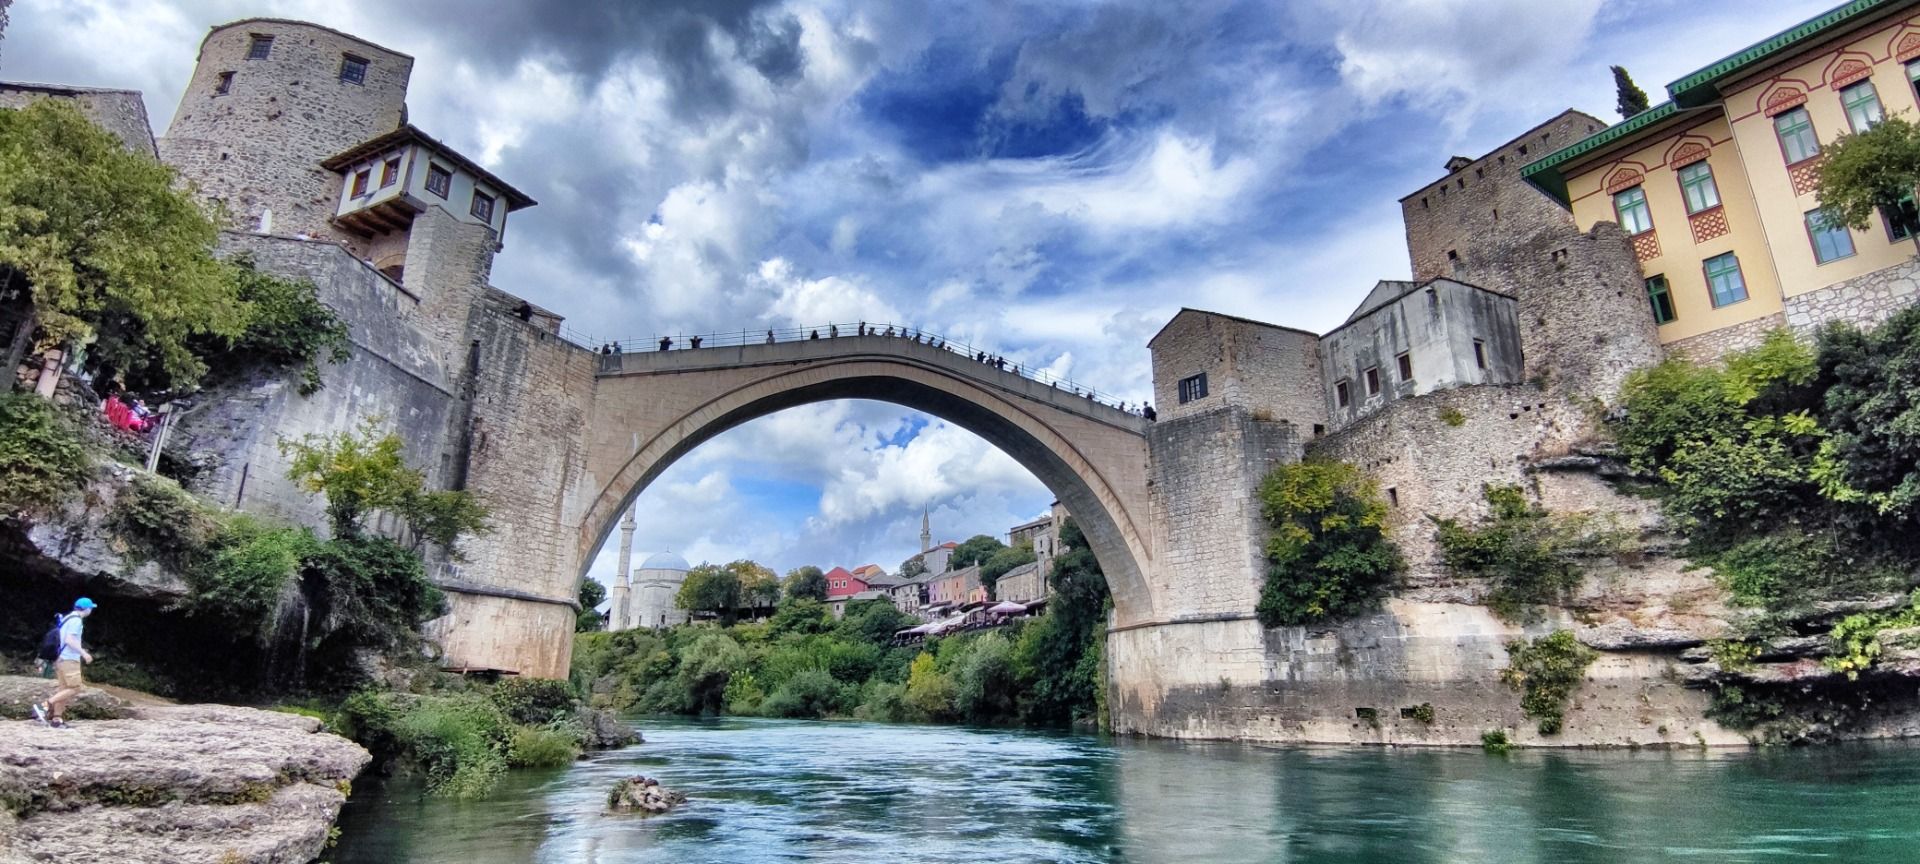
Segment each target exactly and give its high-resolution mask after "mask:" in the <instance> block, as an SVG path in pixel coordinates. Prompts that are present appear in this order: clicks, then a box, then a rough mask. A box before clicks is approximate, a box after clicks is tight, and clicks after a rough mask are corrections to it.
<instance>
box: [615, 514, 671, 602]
mask: <svg viewBox="0 0 1920 864" xmlns="http://www.w3.org/2000/svg"><path fill="white" fill-rule="evenodd" d="M634 527H635V526H634V521H633V511H632V510H628V511H627V515H626V516H625V517H623V518H622V519H621V520H620V570H619V572H618V574H616V576H615V577H614V583H613V590H612V591H611V592H609V597H608V600H609V601H610V602H609V604H608V608H607V629H608V630H631V629H633V628H635V627H672V626H673V625H675V624H684V623H686V620H687V612H686V610H684V609H681V608H679V607H677V606H675V605H674V604H673V598H674V596H675V595H677V594H679V593H680V583H682V582H684V581H686V578H687V570H688V569H689V568H688V565H687V559H685V558H682V557H680V556H678V555H675V554H673V553H672V552H656V553H654V554H652V555H649V556H647V560H645V561H642V562H640V571H639V572H638V573H632V574H631V578H629V569H628V568H629V567H630V565H631V564H632V563H633V530H634Z"/></svg>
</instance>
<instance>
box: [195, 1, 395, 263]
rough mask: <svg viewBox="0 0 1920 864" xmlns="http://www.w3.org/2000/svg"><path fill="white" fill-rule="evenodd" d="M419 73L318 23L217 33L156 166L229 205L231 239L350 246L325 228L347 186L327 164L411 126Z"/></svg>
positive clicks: (277, 23) (266, 24)
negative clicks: (245, 235) (294, 239)
mask: <svg viewBox="0 0 1920 864" xmlns="http://www.w3.org/2000/svg"><path fill="white" fill-rule="evenodd" d="M412 73H413V58H412V57H409V56H407V55H405V54H401V53H399V52H397V51H392V50H389V49H386V48H382V47H380V46H379V45H375V44H373V43H372V42H368V41H366V40H364V39H360V38H358V37H355V36H351V35H348V34H346V33H342V32H340V31H338V30H332V29H328V28H326V27H321V26H318V25H315V24H307V23H303V22H299V21H286V20H281V19H275V18H248V19H244V20H240V21H234V22H232V23H229V24H223V25H220V26H218V27H215V28H214V29H213V32H211V33H209V34H207V38H206V39H205V40H204V41H202V42H201V43H200V57H199V59H198V61H197V62H196V63H195V65H194V69H193V78H192V80H191V81H189V82H188V84H187V89H186V91H185V92H184V93H182V94H181V95H180V107H179V109H178V110H176V111H175V112H174V115H173V123H172V125H170V126H168V127H167V134H166V135H165V136H164V137H162V138H161V139H160V158H161V159H162V160H163V161H165V162H166V163H167V164H169V165H172V166H174V167H175V168H176V169H178V170H179V172H180V176H181V177H183V178H185V179H186V180H187V181H188V182H189V183H192V184H193V185H194V186H195V187H197V189H198V190H199V193H200V195H201V196H203V197H206V198H209V199H212V200H214V201H218V202H221V203H223V204H224V205H225V206H226V208H227V227H229V228H233V229H235V230H239V231H251V232H256V233H262V234H269V233H270V234H278V235H281V236H293V235H298V234H305V235H307V236H309V237H316V238H326V239H335V240H340V241H342V242H349V243H351V242H352V241H354V240H357V239H358V238H354V237H352V235H350V234H347V233H346V232H342V231H340V230H339V229H337V228H335V227H334V226H333V225H332V224H331V223H330V221H329V220H330V219H331V218H332V216H333V215H334V209H335V206H336V205H337V203H338V202H339V191H340V190H339V185H340V177H339V175H337V174H335V173H334V172H332V171H329V170H327V169H325V168H323V167H321V164H320V163H321V162H323V161H325V160H326V159H327V158H328V157H330V156H333V155H334V154H337V153H341V152H343V151H345V150H347V149H348V148H351V147H353V146H354V145H357V144H360V143H361V142H363V141H367V140H369V139H372V138H374V137H376V136H379V135H382V134H385V133H387V132H391V131H393V130H394V129H396V128H398V127H399V126H400V125H401V124H402V123H404V122H405V121H406V116H407V107H406V101H407V80H408V78H409V77H410V76H411V75H412Z"/></svg>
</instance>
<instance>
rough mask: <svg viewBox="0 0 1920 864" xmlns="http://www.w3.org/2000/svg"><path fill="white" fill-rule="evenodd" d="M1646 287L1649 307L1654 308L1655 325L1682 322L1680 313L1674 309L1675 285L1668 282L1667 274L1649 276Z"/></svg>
mask: <svg viewBox="0 0 1920 864" xmlns="http://www.w3.org/2000/svg"><path fill="white" fill-rule="evenodd" d="M1646 286H1647V305H1648V306H1651V307H1652V308H1653V323H1655V324H1672V323H1673V322H1675V321H1678V320H1680V313H1679V311H1678V310H1676V309H1674V308H1673V285H1672V284H1670V283H1668V282H1667V277H1666V274H1664V273H1655V274H1653V275H1652V276H1648V277H1647V279H1646ZM1663 307H1664V312H1663V311H1662V308H1663Z"/></svg>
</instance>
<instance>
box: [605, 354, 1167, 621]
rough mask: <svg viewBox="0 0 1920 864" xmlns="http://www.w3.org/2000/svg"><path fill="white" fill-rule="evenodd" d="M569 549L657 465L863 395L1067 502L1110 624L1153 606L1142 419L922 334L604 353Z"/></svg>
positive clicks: (608, 522)
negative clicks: (908, 413) (932, 421)
mask: <svg viewBox="0 0 1920 864" xmlns="http://www.w3.org/2000/svg"><path fill="white" fill-rule="evenodd" d="M601 360H602V366H601V372H600V375H599V376H598V380H597V381H596V388H595V389H596V392H595V394H594V411H593V420H592V428H591V430H590V433H589V452H588V454H587V465H586V478H587V479H588V482H589V483H591V484H593V489H592V491H591V492H590V495H591V503H590V504H588V506H587V507H586V509H585V512H584V513H582V514H581V519H580V523H579V526H580V527H579V536H578V546H577V547H576V554H577V556H578V557H577V558H576V560H577V561H579V562H580V573H581V575H582V576H584V575H585V571H586V567H587V565H588V564H590V563H591V561H592V559H593V555H594V552H595V551H596V550H597V549H599V547H600V545H601V544H602V543H603V542H605V540H606V538H607V536H608V535H609V534H610V533H611V532H612V531H613V529H614V526H615V523H616V522H617V521H618V520H619V517H620V514H621V513H623V512H625V511H626V509H627V508H628V507H630V506H632V503H633V501H634V499H635V498H637V497H638V496H639V495H640V493H641V492H643V491H644V490H645V489H646V488H647V486H648V485H650V484H651V483H652V482H653V481H654V480H655V479H657V478H658V477H659V476H660V474H661V473H662V472H664V471H665V470H666V469H667V467H668V466H670V465H672V464H673V463H674V462H675V461H677V460H678V459H680V458H681V457H682V456H684V455H686V454H687V453H689V452H691V451H692V450H693V449H694V448H696V447H698V446H699V445H701V444H703V443H705V442H706V441H708V440H710V439H712V438H713V437H714V436H716V435H719V434H720V433H722V432H725V431H727V430H728V429H732V428H734V427H736V426H739V425H741V424H743V423H746V422H748V421H750V420H754V419H756V418H759V417H764V416H766V415H768V414H772V413H775V412H777V411H781V410H785V409H787V408H792V407H797V406H800V405H806V404H810V403H814V402H824V401H830V400H835V399H871V400H877V401H882V402H888V403H892V404H896V405H900V406H903V407H907V408H912V409H915V410H918V411H923V412H925V413H928V414H931V415H933V416H936V417H939V418H941V419H943V420H945V421H947V422H949V423H953V424H954V425H956V426H959V427H961V428H964V429H966V430H968V431H970V432H973V433H974V434H976V435H979V436H980V437H981V438H982V439H984V440H986V441H987V442H988V443H990V444H992V445H994V446H995V447H998V448H999V449H1000V450H1001V451H1003V452H1005V453H1007V454H1008V455H1009V456H1010V457H1012V458H1013V459H1014V461H1015V462H1017V463H1019V464H1020V465H1021V466H1022V467H1024V468H1026V469H1027V470H1028V471H1030V472H1032V473H1033V475H1034V477H1036V478H1037V479H1039V480H1040V482H1041V483H1042V484H1044V485H1045V486H1046V487H1047V488H1048V489H1049V490H1050V491H1052V492H1053V493H1054V494H1055V495H1056V496H1058V497H1059V499H1060V501H1061V503H1063V504H1064V505H1066V507H1067V509H1068V510H1069V511H1070V512H1071V513H1072V514H1073V517H1074V519H1075V521H1076V522H1077V523H1078V524H1079V525H1080V526H1081V529H1082V531H1083V532H1084V533H1085V534H1086V536H1087V540H1088V543H1089V545H1090V546H1092V548H1093V552H1094V555H1095V557H1096V558H1098V559H1099V561H1100V566H1101V569H1102V571H1104V572H1105V574H1106V577H1107V581H1108V585H1109V587H1110V588H1111V590H1112V593H1113V598H1114V609H1115V619H1116V623H1117V624H1120V625H1123V626H1124V625H1125V624H1128V623H1132V622H1135V621H1147V620H1151V619H1152V615H1153V609H1152V606H1153V603H1152V594H1151V592H1150V591H1149V587H1148V582H1147V574H1148V573H1149V572H1150V571H1151V567H1152V562H1153V543H1152V533H1151V531H1150V530H1149V523H1148V516H1149V514H1148V510H1147V503H1146V501H1145V495H1144V491H1145V487H1146V474H1147V446H1146V439H1145V436H1144V430H1145V421H1144V420H1142V419H1141V418H1139V417H1137V416H1134V415H1131V414H1127V413H1125V412H1122V411H1119V410H1116V409H1113V408H1111V407H1109V406H1106V405H1101V404H1099V403H1096V402H1093V401H1091V400H1088V399H1084V398H1081V397H1079V396H1076V395H1074V394H1072V393H1069V392H1064V391H1061V390H1058V389H1055V388H1052V387H1049V386H1048V385H1045V384H1040V383H1038V382H1036V381H1033V380H1030V379H1027V378H1023V377H1021V376H1019V375H1016V374H1012V373H1009V372H1005V371H1002V370H1000V369H997V368H995V367H994V366H991V365H987V364H981V363H977V362H974V361H973V359H972V358H970V357H966V356H962V355H958V354H955V353H954V352H951V351H946V350H943V349H940V348H935V347H933V346H931V345H926V344H923V343H919V342H915V341H913V340H903V339H898V338H890V337H881V336H868V337H842V338H838V339H829V340H810V341H806V342H797V343H781V344H776V345H751V346H735V347H728V348H707V349H696V350H685V351H671V352H651V353H642V354H626V355H610V356H605V357H602V358H601Z"/></svg>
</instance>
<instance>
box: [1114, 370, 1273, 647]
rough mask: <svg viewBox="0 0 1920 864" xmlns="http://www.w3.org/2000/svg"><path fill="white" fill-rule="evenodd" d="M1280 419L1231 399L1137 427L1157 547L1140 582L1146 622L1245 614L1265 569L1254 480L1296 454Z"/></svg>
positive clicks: (1255, 597) (1248, 613) (1257, 481)
mask: <svg viewBox="0 0 1920 864" xmlns="http://www.w3.org/2000/svg"><path fill="white" fill-rule="evenodd" d="M1301 444H1302V439H1301V436H1300V433H1299V430H1298V429H1297V428H1296V427H1295V426H1293V425H1292V424H1290V423H1285V422H1282V421H1277V420H1264V419H1260V418H1259V417H1257V416H1255V414H1254V413H1253V412H1252V411H1249V410H1247V409H1245V408H1242V407H1239V406H1227V407H1221V408H1217V409H1215V410H1212V411H1208V412H1206V413H1204V414H1190V415H1186V416H1183V417H1177V418H1174V419H1162V420H1160V421H1159V422H1157V423H1154V424H1153V425H1152V426H1151V427H1150V428H1149V429H1148V430H1147V450H1148V454H1149V458H1148V465H1149V468H1150V470H1151V472H1152V473H1151V475H1150V478H1151V479H1150V482H1149V484H1148V487H1147V491H1148V500H1149V502H1150V507H1151V512H1152V513H1153V524H1154V527H1155V530H1156V531H1160V532H1163V536H1161V537H1159V538H1157V539H1156V543H1155V546H1156V548H1157V549H1158V550H1159V553H1158V556H1157V559H1158V560H1157V561H1156V562H1155V567H1154V571H1153V572H1152V573H1151V574H1149V575H1148V577H1147V578H1148V580H1149V583H1150V586H1151V588H1152V592H1153V594H1154V596H1155V597H1158V598H1163V599H1162V600H1161V601H1160V602H1159V605H1158V608H1156V610H1155V611H1156V619H1157V620H1160V621H1172V620H1180V619H1189V618H1196V617H1222V616H1224V617H1228V618H1235V617H1239V618H1245V617H1251V616H1252V614H1253V607H1254V605H1255V604H1256V603H1257V602H1258V600H1259V596H1260V580H1261V578H1262V577H1263V576H1264V574H1265V573H1266V566H1265V555H1266V552H1265V546H1266V530H1265V528H1264V523H1263V521H1262V519H1261V515H1260V499H1259V494H1258V493H1259V488H1260V481H1261V479H1262V478H1264V477H1265V476H1266V474H1267V472H1268V471H1270V470H1272V468H1273V466H1275V465H1279V464H1281V463H1284V462H1293V461H1298V460H1299V458H1300V454H1301Z"/></svg>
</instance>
